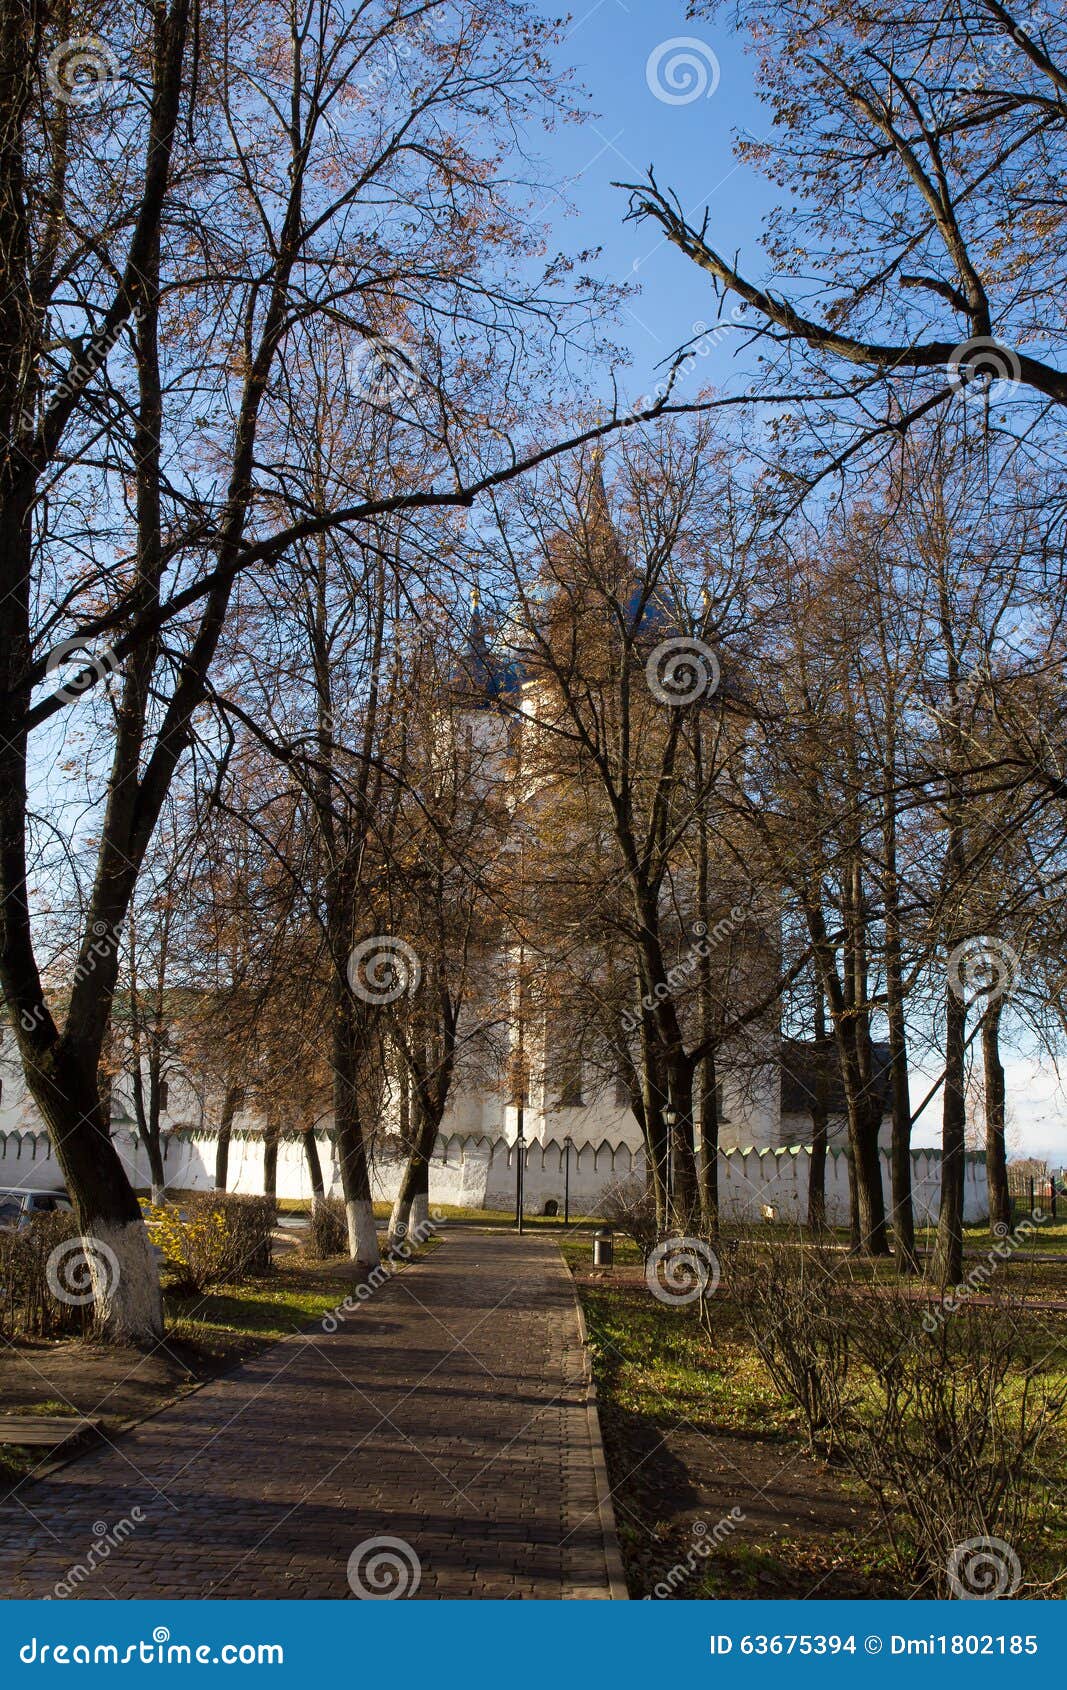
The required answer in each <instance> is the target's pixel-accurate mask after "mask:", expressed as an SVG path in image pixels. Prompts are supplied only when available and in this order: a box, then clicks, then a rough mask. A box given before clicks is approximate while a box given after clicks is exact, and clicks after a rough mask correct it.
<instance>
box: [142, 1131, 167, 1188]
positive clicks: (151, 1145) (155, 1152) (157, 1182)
mask: <svg viewBox="0 0 1067 1690" xmlns="http://www.w3.org/2000/svg"><path fill="white" fill-rule="evenodd" d="M144 1144H145V1149H146V1151H147V1152H148V1173H149V1177H150V1179H151V1181H152V1202H153V1203H154V1204H159V1203H162V1201H163V1197H164V1194H165V1192H166V1186H167V1174H166V1169H165V1168H164V1166H163V1146H162V1144H161V1142H160V1137H159V1133H158V1132H155V1133H152V1134H151V1135H150V1136H146V1137H145V1141H144Z"/></svg>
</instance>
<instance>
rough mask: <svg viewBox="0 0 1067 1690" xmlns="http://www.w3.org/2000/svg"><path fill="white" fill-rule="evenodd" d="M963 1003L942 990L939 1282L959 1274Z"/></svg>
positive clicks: (953, 1280) (949, 989)
mask: <svg viewBox="0 0 1067 1690" xmlns="http://www.w3.org/2000/svg"><path fill="white" fill-rule="evenodd" d="M966 1023H967V1005H966V1004H965V1003H964V1001H963V999H962V997H961V996H958V995H957V993H956V992H955V991H954V990H953V988H952V986H951V985H949V986H948V987H947V989H946V991H945V1104H944V1113H943V1115H942V1118H941V1207H940V1209H939V1210H938V1216H937V1259H936V1266H937V1273H938V1278H939V1280H940V1283H941V1284H942V1285H946V1286H947V1285H958V1284H959V1282H960V1280H961V1279H962V1278H963V1192H964V1168H965V1166H966V1143H965V1127H966V1119H967V1115H966V1101H965V1095H964V1060H965V1055H966Z"/></svg>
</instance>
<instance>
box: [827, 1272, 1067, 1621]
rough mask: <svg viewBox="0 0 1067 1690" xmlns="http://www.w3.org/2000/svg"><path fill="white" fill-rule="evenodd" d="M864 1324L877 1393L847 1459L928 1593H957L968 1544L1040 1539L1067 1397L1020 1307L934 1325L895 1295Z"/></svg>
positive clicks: (885, 1296)
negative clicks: (1041, 1364)
mask: <svg viewBox="0 0 1067 1690" xmlns="http://www.w3.org/2000/svg"><path fill="white" fill-rule="evenodd" d="M861 1315H862V1316H863V1318H860V1317H861ZM854 1326H855V1334H854V1343H855V1348H856V1352H857V1354H858V1356H860V1357H861V1358H862V1363H863V1368H864V1375H865V1382H866V1390H865V1393H864V1402H863V1413H862V1414H856V1415H853V1416H852V1417H851V1418H850V1421H849V1425H848V1432H847V1436H845V1437H844V1438H843V1439H842V1448H843V1452H844V1455H845V1457H846V1459H847V1461H848V1464H849V1467H850V1468H851V1469H852V1471H853V1472H854V1473H855V1475H856V1477H857V1478H858V1479H859V1480H860V1482H861V1483H862V1484H863V1486H864V1488H865V1489H866V1490H867V1491H869V1492H870V1494H871V1496H872V1497H873V1498H874V1500H875V1503H876V1504H877V1507H878V1511H879V1514H880V1516H881V1520H882V1524H883V1527H884V1529H885V1533H886V1539H887V1541H888V1543H889V1544H890V1546H891V1548H892V1550H893V1553H894V1557H895V1559H896V1561H897V1564H898V1566H899V1567H900V1568H901V1569H902V1570H903V1571H905V1572H907V1573H908V1575H909V1576H910V1577H911V1578H912V1579H913V1581H914V1583H915V1588H916V1591H917V1593H920V1594H923V1595H931V1596H948V1595H952V1594H953V1593H954V1589H953V1575H952V1570H951V1569H952V1555H953V1551H954V1550H955V1549H956V1548H957V1547H958V1546H959V1545H960V1544H964V1543H969V1542H974V1541H976V1540H980V1539H986V1540H998V1541H999V1542H1001V1543H1004V1544H1006V1545H1007V1546H1009V1548H1010V1549H1011V1550H1012V1552H1013V1553H1014V1552H1015V1551H1017V1550H1018V1548H1019V1546H1020V1544H1022V1543H1023V1542H1025V1541H1033V1538H1034V1535H1035V1532H1036V1530H1037V1528H1038V1527H1039V1525H1040V1522H1041V1519H1042V1517H1043V1514H1044V1511H1045V1507H1046V1501H1047V1491H1046V1483H1045V1477H1044V1474H1043V1470H1042V1463H1041V1459H1040V1458H1041V1454H1042V1451H1043V1449H1044V1446H1045V1445H1046V1443H1047V1441H1048V1439H1049V1436H1050V1434H1051V1433H1052V1432H1053V1429H1054V1427H1055V1426H1056V1423H1057V1421H1058V1420H1059V1419H1060V1418H1061V1416H1062V1414H1063V1410H1064V1404H1065V1400H1067V1397H1065V1392H1064V1390H1063V1389H1062V1387H1053V1386H1050V1385H1049V1384H1048V1383H1047V1382H1046V1381H1043V1380H1042V1379H1041V1378H1040V1377H1039V1375H1038V1373H1037V1371H1036V1369H1035V1368H1034V1367H1033V1366H1032V1365H1031V1364H1030V1362H1029V1359H1028V1357H1027V1354H1026V1343H1027V1340H1026V1321H1025V1313H1024V1310H1023V1308H1022V1307H1021V1306H1020V1305H1019V1304H1018V1303H1017V1302H1015V1301H1014V1300H1011V1301H1009V1300H1007V1299H1003V1300H998V1301H997V1302H996V1303H995V1304H994V1305H993V1306H981V1305H974V1306H971V1307H969V1308H967V1309H962V1310H960V1311H959V1312H957V1313H955V1314H953V1315H952V1316H950V1317H949V1319H947V1320H944V1321H933V1320H930V1319H926V1320H925V1321H924V1320H923V1317H922V1311H921V1310H920V1309H919V1308H918V1307H917V1306H916V1303H915V1301H914V1299H913V1298H911V1297H909V1296H908V1295H907V1292H906V1291H904V1290H902V1289H899V1288H889V1289H888V1290H887V1291H885V1292H882V1293H879V1294H878V1295H877V1297H875V1298H871V1297H868V1298H866V1299H865V1300H864V1304H863V1308H862V1310H861V1309H859V1308H857V1310H856V1318H855V1322H854ZM1011 1593H1012V1592H1011V1591H1010V1590H1009V1591H1007V1594H1009V1595H1010V1594H1011Z"/></svg>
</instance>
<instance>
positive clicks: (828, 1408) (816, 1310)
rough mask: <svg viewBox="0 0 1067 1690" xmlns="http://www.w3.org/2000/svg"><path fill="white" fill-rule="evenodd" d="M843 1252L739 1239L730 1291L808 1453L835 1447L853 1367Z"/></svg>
mask: <svg viewBox="0 0 1067 1690" xmlns="http://www.w3.org/2000/svg"><path fill="white" fill-rule="evenodd" d="M841 1269H842V1258H841V1257H840V1256H839V1255H836V1254H834V1253H832V1252H831V1251H828V1250H825V1249H821V1248H820V1247H819V1246H818V1245H801V1244H798V1245H797V1246H796V1247H790V1246H782V1245H775V1244H762V1243H756V1242H745V1243H743V1244H742V1245H741V1246H740V1247H739V1248H738V1250H737V1252H736V1256H735V1258H734V1262H733V1266H732V1268H731V1272H730V1290H731V1294H732V1295H733V1296H734V1298H735V1299H736V1302H737V1307H738V1311H739V1313H740V1315H741V1319H742V1322H743V1323H744V1326H745V1329H746V1330H747V1332H748V1335H749V1337H750V1338H751V1340H752V1344H753V1347H754V1348H755V1350H756V1353H757V1354H758V1355H759V1358H760V1360H761V1361H762V1362H763V1365H764V1367H765V1368H766V1369H767V1372H768V1373H769V1374H770V1376H771V1379H772V1380H773V1382H774V1384H775V1385H776V1386H777V1387H778V1389H779V1390H780V1391H781V1393H782V1395H783V1396H785V1397H788V1398H790V1399H791V1400H792V1401H793V1402H794V1403H795V1404H796V1405H797V1407H798V1408H799V1410H800V1413H801V1416H802V1419H803V1422H804V1429H805V1434H806V1438H807V1443H808V1448H809V1450H810V1451H812V1452H813V1453H814V1452H816V1451H822V1452H824V1453H827V1454H831V1453H833V1451H834V1448H835V1445H836V1442H837V1438H838V1434H839V1431H840V1428H841V1426H842V1422H843V1419H844V1411H845V1408H846V1406H847V1404H848V1401H849V1399H848V1389H849V1383H850V1372H851V1367H852V1346H851V1342H850V1321H849V1312H850V1311H849V1308H848V1304H847V1299H846V1295H845V1293H846V1292H847V1285H845V1286H842V1284H841V1281H840V1279H839V1277H838V1275H839V1274H840V1273H841Z"/></svg>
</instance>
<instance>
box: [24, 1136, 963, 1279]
mask: <svg viewBox="0 0 1067 1690" xmlns="http://www.w3.org/2000/svg"><path fill="white" fill-rule="evenodd" d="M113 1143H114V1145H115V1148H116V1150H117V1151H118V1152H119V1154H120V1156H121V1157H122V1160H123V1162H124V1164H125V1166H126V1170H127V1172H128V1174H129V1176H130V1178H131V1180H132V1181H133V1183H134V1185H136V1186H138V1187H143V1188H145V1189H147V1187H148V1184H149V1177H148V1160H147V1157H146V1156H145V1154H144V1147H143V1145H140V1144H139V1143H138V1142H137V1141H136V1139H135V1138H134V1136H133V1135H132V1134H129V1133H121V1132H120V1133H116V1134H115V1135H114V1139H113ZM215 1144H216V1138H215V1134H214V1133H190V1132H176V1133H170V1134H168V1135H167V1136H166V1137H165V1139H164V1146H165V1167H166V1171H167V1185H168V1187H169V1188H170V1189H171V1190H177V1191H190V1190H192V1191H209V1190H211V1189H212V1187H213V1186H214V1183H215V1177H214V1176H215ZM319 1150H320V1154H321V1159H322V1165H323V1178H324V1181H325V1184H326V1190H327V1193H328V1194H329V1195H331V1196H335V1197H340V1196H341V1176H340V1170H339V1167H338V1164H337V1157H336V1154H335V1153H334V1147H333V1144H332V1142H331V1140H330V1138H329V1136H328V1135H327V1134H325V1133H323V1134H320V1136H319ZM516 1155H517V1151H516V1147H515V1146H514V1145H513V1144H511V1145H509V1144H506V1143H504V1141H503V1140H502V1139H499V1138H493V1139H490V1138H485V1137H482V1136H481V1135H476V1136H471V1137H453V1138H447V1139H446V1138H439V1139H438V1141H437V1144H436V1146H435V1148H434V1154H433V1160H432V1161H431V1163H430V1199H429V1201H430V1207H431V1208H434V1207H436V1206H437V1205H443V1206H447V1207H455V1208H458V1209H500V1210H504V1211H505V1212H507V1211H509V1210H512V1209H513V1208H514V1205H515V1157H516ZM525 1155H526V1172H525V1190H526V1207H527V1211H528V1213H530V1214H540V1213H543V1211H544V1206H545V1204H546V1203H547V1202H549V1201H550V1200H552V1201H555V1202H556V1203H557V1204H558V1205H559V1213H560V1214H562V1213H563V1172H564V1170H563V1157H564V1151H563V1146H562V1145H561V1144H557V1143H555V1142H554V1141H549V1142H548V1143H547V1144H538V1143H535V1144H529V1145H527V1146H526V1150H525ZM809 1161H810V1151H809V1150H808V1149H806V1148H803V1147H802V1148H800V1149H792V1150H721V1151H720V1152H719V1202H720V1206H721V1210H722V1213H723V1215H724V1217H726V1218H727V1219H729V1220H738V1221H758V1220H760V1219H761V1217H762V1214H763V1210H764V1208H765V1207H769V1208H773V1209H775V1210H776V1211H777V1215H778V1218H779V1219H780V1220H783V1221H796V1222H801V1221H803V1219H804V1217H805V1214H806V1211H807V1190H808V1165H809ZM881 1163H882V1186H883V1189H884V1191H885V1194H886V1203H887V1205H888V1204H889V1203H890V1201H891V1199H890V1195H889V1194H890V1190H891V1184H890V1169H889V1157H888V1154H886V1153H885V1152H883V1153H882V1156H881ZM911 1164H912V1180H913V1185H914V1200H915V1219H916V1221H917V1223H918V1224H919V1225H920V1226H922V1225H926V1224H928V1223H931V1222H934V1221H936V1219H937V1209H938V1203H939V1200H940V1178H941V1158H940V1155H939V1153H938V1152H937V1151H934V1150H915V1151H913V1152H912V1158H911ZM402 1167H403V1163H402V1161H401V1160H400V1159H398V1158H397V1157H395V1156H390V1155H388V1154H386V1153H383V1154H381V1155H379V1156H378V1157H377V1158H376V1159H375V1160H374V1161H373V1162H372V1165H371V1189H372V1192H373V1195H374V1199H375V1201H376V1202H392V1201H393V1199H394V1198H395V1196H396V1193H397V1189H398V1187H399V1184H400V1175H401V1171H402ZM570 1167H571V1177H570V1187H571V1218H572V1219H573V1220H578V1219H580V1218H581V1217H582V1216H583V1215H591V1216H595V1215H597V1213H598V1212H599V1205H600V1204H601V1202H602V1201H603V1198H604V1196H605V1194H606V1192H608V1191H609V1190H610V1189H611V1188H612V1187H613V1186H616V1185H620V1184H629V1183H630V1182H631V1181H633V1180H640V1179H643V1178H644V1171H645V1158H644V1152H643V1151H641V1150H637V1151H633V1150H631V1149H629V1148H628V1147H627V1146H626V1145H625V1144H609V1143H607V1142H606V1141H601V1142H599V1143H595V1144H577V1143H576V1144H574V1146H573V1147H572V1150H571V1161H570ZM62 1183H63V1177H62V1174H61V1172H60V1169H59V1166H58V1164H57V1163H56V1161H55V1159H54V1157H53V1156H52V1147H51V1145H50V1143H49V1141H48V1135H47V1134H46V1133H45V1132H44V1131H39V1132H11V1133H7V1134H3V1133H0V1185H2V1186H7V1187H15V1186H24V1187H33V1186H46V1187H48V1186H59V1185H62ZM229 1188H230V1190H231V1191H243V1192H254V1193H258V1192H261V1191H262V1190H263V1141H262V1139H259V1138H255V1137H251V1136H250V1137H243V1136H237V1137H234V1139H233V1140H232V1141H231V1145H230V1187H229ZM278 1195H279V1197H289V1198H297V1199H302V1200H303V1201H305V1202H307V1203H308V1204H310V1201H311V1183H310V1180H309V1178H308V1172H307V1161H306V1158H305V1155H304V1148H303V1144H302V1142H301V1141H300V1140H299V1139H283V1140H282V1142H281V1144H280V1145H279V1146H278ZM964 1205H965V1207H964V1213H965V1215H966V1218H967V1220H968V1221H980V1220H982V1219H984V1218H985V1216H986V1215H987V1214H988V1212H989V1204H988V1197H987V1191H986V1177H985V1157H984V1156H983V1155H981V1154H971V1155H968V1157H967V1165H966V1174H965V1188H964ZM355 1207H357V1208H360V1209H361V1210H365V1209H366V1208H367V1205H355ZM826 1214H827V1220H828V1221H829V1222H830V1224H831V1225H832V1226H847V1225H848V1164H847V1161H846V1158H845V1155H844V1153H843V1152H841V1151H832V1152H831V1153H830V1155H829V1156H828V1157H827V1159H826ZM351 1219H352V1221H354V1222H355V1224H356V1227H357V1246H358V1248H359V1249H360V1250H361V1251H362V1250H364V1249H370V1247H371V1233H372V1232H373V1227H372V1225H371V1221H370V1218H369V1216H368V1215H367V1214H366V1213H361V1214H359V1215H354V1216H353V1217H351ZM409 1224H410V1225H412V1226H413V1225H414V1224H415V1217H412V1218H411V1221H410V1222H409ZM367 1259H369V1258H367V1257H365V1256H363V1255H362V1254H361V1256H360V1260H367Z"/></svg>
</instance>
